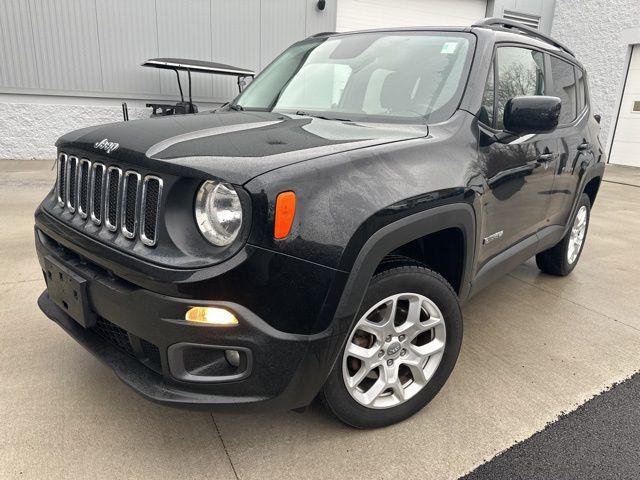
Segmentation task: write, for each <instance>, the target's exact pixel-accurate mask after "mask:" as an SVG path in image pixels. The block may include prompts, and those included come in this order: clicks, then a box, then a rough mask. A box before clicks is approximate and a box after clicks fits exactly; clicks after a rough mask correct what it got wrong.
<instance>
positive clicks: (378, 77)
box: [234, 32, 473, 122]
mask: <svg viewBox="0 0 640 480" xmlns="http://www.w3.org/2000/svg"><path fill="white" fill-rule="evenodd" d="M470 39H471V37H470V36H468V35H466V34H453V33H451V34H449V33H447V34H444V33H443V34H440V33H427V32H389V33H385V32H383V33H363V34H356V35H339V36H336V37H329V38H326V39H314V40H310V41H304V42H302V43H299V44H296V45H294V46H292V47H291V48H289V49H288V50H287V51H285V52H284V53H283V54H282V55H281V56H280V57H279V58H278V59H276V60H275V61H274V62H273V63H272V64H271V65H269V66H268V67H267V68H266V69H265V70H264V71H263V72H262V73H261V74H260V75H259V76H258V77H256V79H255V80H254V81H253V82H251V84H250V85H249V86H248V87H247V88H246V89H245V90H244V92H243V93H242V94H241V95H240V96H239V97H238V98H237V99H236V100H235V101H234V105H237V106H239V107H243V108H244V109H245V110H273V111H280V112H284V113H290V112H291V113H296V112H297V111H300V110H302V111H305V112H307V113H309V112H312V113H315V112H319V113H322V114H325V115H327V114H328V115H329V116H332V115H333V114H335V115H336V117H347V118H349V117H354V118H359V117H365V118H366V117H370V116H372V115H377V116H381V117H389V116H392V117H405V118H416V119H423V118H425V117H426V118H427V119H428V120H429V121H432V122H436V121H443V120H446V119H447V118H449V117H450V116H451V115H452V114H453V112H454V111H455V108H456V107H457V105H458V103H459V99H460V96H461V94H462V90H463V88H464V83H465V80H466V75H467V71H468V65H469V63H470V59H471V58H470V57H471V53H472V51H473V50H472V47H473V44H472V43H471V41H470Z"/></svg>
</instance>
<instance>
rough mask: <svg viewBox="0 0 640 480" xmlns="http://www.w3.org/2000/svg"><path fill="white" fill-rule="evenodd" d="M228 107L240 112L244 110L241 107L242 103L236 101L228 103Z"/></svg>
mask: <svg viewBox="0 0 640 480" xmlns="http://www.w3.org/2000/svg"><path fill="white" fill-rule="evenodd" d="M229 108H230V109H231V110H235V111H236V112H241V111H243V110H244V108H242V105H238V104H237V103H230V104H229Z"/></svg>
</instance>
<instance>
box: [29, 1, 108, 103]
mask: <svg viewBox="0 0 640 480" xmlns="http://www.w3.org/2000/svg"><path fill="white" fill-rule="evenodd" d="M29 6H30V9H31V20H32V26H33V32H34V47H35V58H36V62H37V65H38V83H39V86H40V88H42V89H51V90H67V91H68V90H71V91H74V90H75V91H90V92H97V91H101V90H102V78H101V69H100V51H99V48H98V31H97V24H96V8H95V3H94V2H87V1H85V0H29Z"/></svg>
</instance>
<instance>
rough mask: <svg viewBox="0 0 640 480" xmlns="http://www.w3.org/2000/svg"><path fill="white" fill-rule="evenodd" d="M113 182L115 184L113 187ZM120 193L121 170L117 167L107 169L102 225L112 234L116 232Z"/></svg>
mask: <svg viewBox="0 0 640 480" xmlns="http://www.w3.org/2000/svg"><path fill="white" fill-rule="evenodd" d="M114 175H116V177H114ZM114 181H115V182H116V184H115V186H114ZM121 192H122V169H121V168H119V167H109V168H107V186H106V188H105V191H104V197H105V199H104V224H105V225H106V227H107V229H109V230H111V231H112V232H115V231H117V230H118V209H119V207H120V195H121ZM112 214H113V216H112Z"/></svg>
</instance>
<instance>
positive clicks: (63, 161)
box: [56, 153, 67, 207]
mask: <svg viewBox="0 0 640 480" xmlns="http://www.w3.org/2000/svg"><path fill="white" fill-rule="evenodd" d="M66 184H67V154H66V153H61V154H60V155H58V168H57V178H56V195H57V197H58V205H60V206H61V207H63V206H64V204H65V200H64V199H65V198H66V195H67V191H66Z"/></svg>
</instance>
